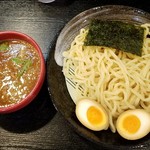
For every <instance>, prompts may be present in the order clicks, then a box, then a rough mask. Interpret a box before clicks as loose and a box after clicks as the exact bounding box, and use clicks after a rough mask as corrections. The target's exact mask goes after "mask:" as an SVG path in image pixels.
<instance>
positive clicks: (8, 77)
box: [0, 31, 45, 113]
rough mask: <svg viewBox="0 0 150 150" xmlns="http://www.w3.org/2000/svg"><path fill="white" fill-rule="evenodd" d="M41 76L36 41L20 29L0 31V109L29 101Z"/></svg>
mask: <svg viewBox="0 0 150 150" xmlns="http://www.w3.org/2000/svg"><path fill="white" fill-rule="evenodd" d="M44 77H45V62H44V58H43V55H42V52H41V49H40V47H39V46H38V44H37V43H36V42H35V41H34V40H33V39H32V38H31V37H29V36H28V35H25V34H23V33H20V32H15V31H5V32H0V113H10V112H14V111H17V110H19V109H21V108H23V107H25V106H26V105H27V104H29V103H30V102H31V101H32V100H33V99H34V98H35V97H36V95H37V94H38V92H39V91H40V89H41V87H42V84H43V81H44Z"/></svg>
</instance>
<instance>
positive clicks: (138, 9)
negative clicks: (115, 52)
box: [47, 5, 150, 149]
mask: <svg viewBox="0 0 150 150" xmlns="http://www.w3.org/2000/svg"><path fill="white" fill-rule="evenodd" d="M115 7H118V8H125V9H130V10H131V11H133V12H134V13H136V14H140V15H142V16H145V17H146V18H148V19H149V20H150V13H148V12H146V11H144V10H142V9H140V8H136V7H132V6H125V5H104V6H97V7H93V8H89V9H86V10H84V11H82V12H80V13H78V14H77V15H76V16H74V17H73V18H72V19H70V20H69V21H68V22H67V23H66V25H65V26H64V27H63V28H62V30H61V31H60V33H59V34H58V37H57V39H56V42H55V45H54V48H52V49H51V50H52V51H54V54H53V53H52V52H50V53H49V57H48V61H51V60H53V59H54V60H55V63H56V64H57V66H58V68H62V64H60V63H59V61H57V60H56V53H55V52H56V49H59V47H58V45H59V44H60V41H61V40H62V39H64V38H62V37H60V36H62V35H63V34H64V35H65V34H66V32H67V31H66V30H70V28H72V27H69V26H70V24H71V23H72V22H74V21H75V20H76V19H79V17H80V16H82V20H84V15H86V13H87V12H89V11H91V10H92V11H93V10H95V11H97V10H98V9H99V10H103V9H106V8H115ZM78 21H79V20H78ZM75 24H77V22H75ZM64 35H63V36H64ZM51 55H53V56H51ZM52 57H54V58H52ZM48 64H49V63H47V67H48V68H50V67H49V66H48ZM49 72H50V69H48V71H47V73H49ZM47 78H48V77H47ZM48 82H49V81H48ZM48 89H49V93H50V96H51V98H52V102H53V104H54V106H55V108H56V110H57V111H58V112H60V113H61V114H62V116H63V117H64V118H65V120H66V121H67V122H68V123H69V125H70V126H71V127H72V129H74V130H75V131H76V132H77V133H79V135H81V136H82V137H84V138H85V139H87V140H89V141H90V142H93V143H95V144H97V145H98V146H102V147H104V148H112V149H126V148H128V149H133V148H134V149H135V148H137V149H142V147H140V146H141V144H139V143H137V144H135V145H134V144H133V145H129V146H128V145H114V144H113V143H111V144H109V143H108V144H106V143H103V142H100V143H99V142H97V141H94V139H92V138H90V139H88V138H87V135H85V134H84V133H83V132H80V131H79V129H78V127H76V126H75V125H74V124H73V123H72V122H73V121H74V120H73V119H72V116H68V117H66V114H65V111H63V110H62V108H61V105H59V104H58V103H57V99H56V98H55V95H54V93H53V89H52V85H51V84H50V83H48ZM61 99H63V98H62V97H61ZM127 142H128V141H127ZM143 143H144V144H146V145H143V148H145V146H149V145H150V144H149V145H147V144H148V143H147V141H145V142H143Z"/></svg>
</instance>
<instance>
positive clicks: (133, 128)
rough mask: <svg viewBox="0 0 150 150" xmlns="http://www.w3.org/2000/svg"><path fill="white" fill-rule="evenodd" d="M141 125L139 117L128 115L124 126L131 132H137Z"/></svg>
mask: <svg viewBox="0 0 150 150" xmlns="http://www.w3.org/2000/svg"><path fill="white" fill-rule="evenodd" d="M140 126H141V122H140V120H139V118H138V117H137V116H135V115H131V116H127V117H126V118H125V119H124V121H123V128H124V129H125V130H127V131H128V132H129V133H131V134H134V133H136V132H137V131H138V130H139V128H140Z"/></svg>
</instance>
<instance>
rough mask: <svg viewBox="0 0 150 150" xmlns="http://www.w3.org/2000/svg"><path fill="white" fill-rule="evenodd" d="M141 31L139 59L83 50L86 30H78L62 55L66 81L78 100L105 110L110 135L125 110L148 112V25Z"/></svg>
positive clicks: (88, 48) (95, 49) (94, 48)
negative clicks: (95, 103)
mask: <svg viewBox="0 0 150 150" xmlns="http://www.w3.org/2000/svg"><path fill="white" fill-rule="evenodd" d="M142 27H144V28H145V35H144V44H143V52H142V57H139V56H136V55H133V54H130V53H126V52H123V51H119V50H116V49H112V48H108V47H100V46H99V47H98V46H84V39H85V37H86V34H87V32H88V30H86V29H81V30H80V33H79V35H78V36H76V37H75V39H74V41H73V42H72V43H71V47H70V49H69V50H68V51H65V52H64V53H63V56H64V64H63V73H64V75H65V77H66V78H69V79H70V80H72V81H74V82H76V83H77V84H76V89H80V90H82V95H81V98H89V99H93V100H95V101H98V102H99V103H100V104H101V105H102V106H103V107H104V108H105V110H106V111H107V113H108V115H109V125H110V129H111V130H112V132H115V131H116V127H115V122H116V119H117V118H118V116H119V115H120V114H121V113H122V112H124V111H125V110H127V109H136V108H143V109H145V110H146V111H148V112H150V38H147V35H148V34H150V31H149V28H150V25H149V24H144V25H142ZM70 68H71V69H73V70H74V71H73V73H70V71H69V69H70Z"/></svg>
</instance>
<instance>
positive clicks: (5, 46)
mask: <svg viewBox="0 0 150 150" xmlns="http://www.w3.org/2000/svg"><path fill="white" fill-rule="evenodd" d="M8 48H9V44H8V42H3V43H0V52H3V51H7V50H8Z"/></svg>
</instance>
